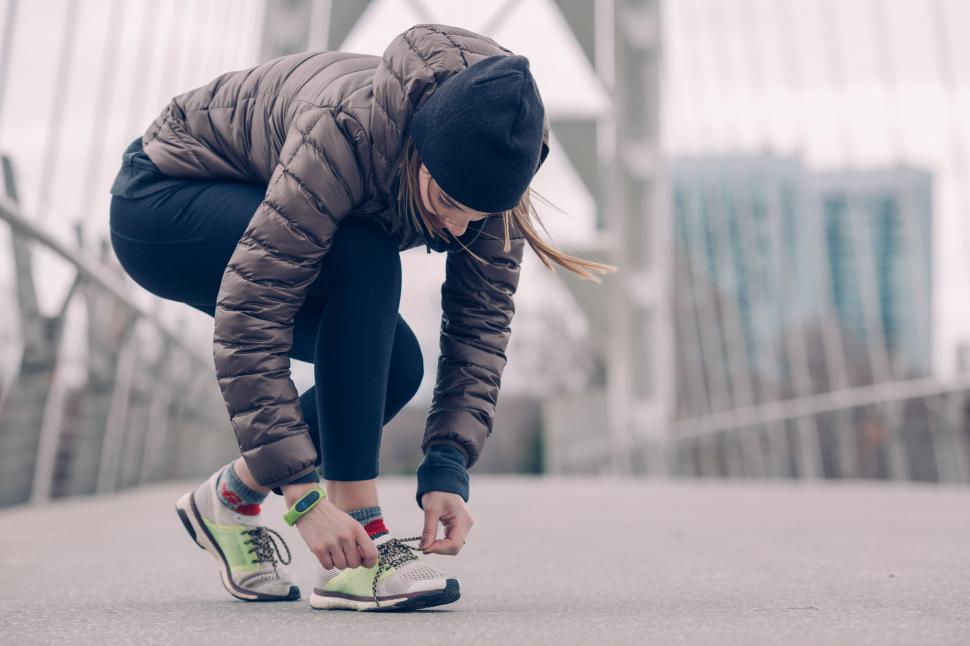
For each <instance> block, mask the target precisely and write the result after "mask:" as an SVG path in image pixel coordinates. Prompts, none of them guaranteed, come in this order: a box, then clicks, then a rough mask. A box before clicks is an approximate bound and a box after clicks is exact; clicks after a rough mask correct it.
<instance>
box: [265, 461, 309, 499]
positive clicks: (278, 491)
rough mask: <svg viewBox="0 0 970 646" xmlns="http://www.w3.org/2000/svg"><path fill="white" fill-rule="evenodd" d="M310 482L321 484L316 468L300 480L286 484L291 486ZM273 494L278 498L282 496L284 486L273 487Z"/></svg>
mask: <svg viewBox="0 0 970 646" xmlns="http://www.w3.org/2000/svg"><path fill="white" fill-rule="evenodd" d="M310 482H320V476H319V474H317V471H316V468H314V470H313V471H311V472H310V473H307V474H304V475H302V476H300V477H299V478H296V479H295V480H290V481H289V482H286V483H284V484H288V485H289V484H308V483H310ZM273 493H275V494H276V495H278V496H282V495H283V485H280V486H279V487H273Z"/></svg>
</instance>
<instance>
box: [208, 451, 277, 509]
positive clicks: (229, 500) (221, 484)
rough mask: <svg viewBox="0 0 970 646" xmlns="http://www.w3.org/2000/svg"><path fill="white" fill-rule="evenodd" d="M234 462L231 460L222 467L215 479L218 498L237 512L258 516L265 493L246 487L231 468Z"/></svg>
mask: <svg viewBox="0 0 970 646" xmlns="http://www.w3.org/2000/svg"><path fill="white" fill-rule="evenodd" d="M234 464H235V463H234V462H231V463H229V464H227V465H226V466H225V467H223V469H222V471H221V472H220V473H219V478H218V479H217V480H216V489H217V490H218V491H219V500H220V502H222V504H223V505H225V506H226V507H228V508H229V509H231V510H232V511H234V512H236V513H237V514H242V515H244V516H258V515H259V506H260V504H261V503H262V502H263V501H264V500H266V496H267V494H265V493H259V492H258V491H253V490H252V489H250V488H249V487H247V486H246V483H245V482H243V481H242V480H241V479H240V478H239V475H238V474H237V473H236V470H235V469H234V468H233V466H234Z"/></svg>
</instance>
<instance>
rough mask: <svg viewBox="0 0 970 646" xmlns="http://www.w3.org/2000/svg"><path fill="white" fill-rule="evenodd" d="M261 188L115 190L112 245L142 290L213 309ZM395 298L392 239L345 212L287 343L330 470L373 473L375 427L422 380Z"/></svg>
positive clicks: (341, 476) (201, 185)
mask: <svg viewBox="0 0 970 646" xmlns="http://www.w3.org/2000/svg"><path fill="white" fill-rule="evenodd" d="M169 179H171V178H169ZM265 192H266V187H265V186H262V185H258V184H244V183H237V182H208V181H197V180H184V181H180V182H178V183H177V184H175V185H171V186H167V187H165V188H164V189H163V190H160V191H159V192H156V193H153V194H151V195H147V196H143V197H138V198H134V199H128V198H122V197H117V196H114V197H113V198H112V201H111V241H112V244H113V245H114V250H115V253H116V255H117V256H118V259H119V260H120V261H121V264H122V266H123V267H124V269H125V271H126V272H127V273H128V274H129V275H130V276H131V277H132V279H134V281H135V282H136V283H138V284H139V285H141V286H142V287H144V288H145V289H147V290H148V291H149V292H152V293H153V294H156V295H158V296H161V297H162V298H166V299H169V300H174V301H179V302H182V303H186V304H188V305H191V306H192V307H194V308H196V309H198V310H201V311H203V312H205V313H207V314H209V315H210V316H214V315H215V301H216V295H217V294H218V292H219V284H220V282H221V279H222V274H223V271H224V270H225V268H226V264H227V263H228V262H229V257H230V256H231V255H232V253H233V250H234V249H235V247H236V243H237V242H238V241H239V239H240V237H242V234H243V232H244V231H245V229H246V226H247V225H248V224H249V220H250V218H252V216H253V214H254V212H255V211H256V208H257V207H258V206H259V204H260V202H261V201H262V200H263V196H264V195H265ZM400 298H401V258H400V254H399V251H398V248H397V244H396V243H395V241H394V240H393V239H392V238H391V237H389V236H388V235H387V234H386V233H385V232H384V231H382V230H381V229H380V228H378V227H376V226H375V225H374V224H372V223H370V222H367V221H364V220H358V219H355V218H348V219H347V220H344V221H343V223H341V225H340V227H339V228H338V229H337V232H336V234H335V236H334V240H333V243H332V246H331V248H330V251H329V252H328V253H327V254H326V255H325V256H324V259H323V262H322V265H321V270H320V275H319V277H318V278H317V280H316V281H315V282H314V283H313V285H312V286H311V287H310V290H309V292H308V294H307V297H306V301H305V303H304V304H303V307H302V308H301V309H300V311H299V313H298V314H297V316H296V318H295V321H294V332H293V348H292V350H291V352H290V357H291V358H293V359H299V360H301V361H307V362H310V363H312V364H313V366H314V377H315V386H314V387H312V388H310V389H308V390H307V391H306V392H305V393H303V395H302V396H301V397H300V405H301V407H302V410H303V415H304V418H305V420H306V422H307V424H308V425H309V427H310V431H311V433H312V434H313V435H314V437H315V440H316V445H317V447H318V449H319V451H320V461H321V462H322V464H323V477H324V478H326V479H328V480H367V479H371V478H376V477H377V475H378V473H379V453H380V440H381V430H382V428H383V426H384V424H386V423H387V422H388V421H390V420H391V418H393V417H394V416H395V415H396V414H397V412H398V411H399V410H401V408H403V407H404V405H405V404H406V403H407V402H408V401H409V400H410V399H411V398H412V397H414V394H415V392H417V389H418V386H419V385H420V383H421V379H422V377H423V370H424V369H423V365H424V364H423V360H422V356H421V348H420V346H419V345H418V341H417V339H416V338H415V336H414V333H413V332H412V331H411V328H410V327H408V324H407V323H406V322H405V321H404V319H403V318H402V317H401V315H400V314H399V313H398V306H399V304H400Z"/></svg>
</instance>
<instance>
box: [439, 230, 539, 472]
mask: <svg viewBox="0 0 970 646" xmlns="http://www.w3.org/2000/svg"><path fill="white" fill-rule="evenodd" d="M484 222H485V223H486V224H485V225H484V226H483V227H482V230H481V233H480V234H479V235H478V236H477V237H475V240H474V242H473V243H472V244H470V245H469V248H470V249H471V250H472V251H474V252H475V254H476V255H478V256H479V257H480V258H482V259H483V260H484V261H485V263H484V264H482V263H481V262H480V261H478V260H476V259H475V258H473V257H472V256H471V254H469V253H468V252H467V251H465V250H458V251H449V252H448V258H447V260H446V261H445V281H444V283H443V284H442V286H441V304H442V318H441V339H440V346H441V348H440V349H441V353H440V355H439V358H438V375H437V381H436V384H435V389H434V395H433V399H432V403H431V409H430V411H429V413H428V421H427V425H426V428H425V433H424V440H423V442H422V443H421V449H422V450H423V451H427V449H428V446H429V445H431V444H450V445H452V446H454V447H456V448H458V449H459V450H460V451H462V453H463V454H464V455H465V456H466V462H467V466H468V467H471V466H472V465H473V464H474V463H475V462H476V461H477V460H478V457H479V455H480V454H481V450H482V446H483V445H484V443H485V439H486V438H487V437H488V435H489V434H490V433H491V432H492V418H493V417H494V415H495V405H496V402H497V399H498V393H499V387H500V385H501V379H502V371H503V370H504V368H505V363H506V356H505V349H506V346H507V345H508V341H509V335H510V332H511V330H510V324H511V322H512V316H513V315H514V313H515V303H514V301H513V296H514V295H515V290H516V289H517V287H518V284H519V268H520V265H521V263H522V253H523V248H524V245H525V240H524V238H522V237H521V236H520V235H517V232H516V230H515V229H514V228H513V229H512V230H511V232H510V233H511V250H510V251H509V252H505V251H504V250H503V246H504V242H505V239H504V231H503V225H502V222H501V219H500V218H495V217H493V218H488V219H487V220H485V221H484Z"/></svg>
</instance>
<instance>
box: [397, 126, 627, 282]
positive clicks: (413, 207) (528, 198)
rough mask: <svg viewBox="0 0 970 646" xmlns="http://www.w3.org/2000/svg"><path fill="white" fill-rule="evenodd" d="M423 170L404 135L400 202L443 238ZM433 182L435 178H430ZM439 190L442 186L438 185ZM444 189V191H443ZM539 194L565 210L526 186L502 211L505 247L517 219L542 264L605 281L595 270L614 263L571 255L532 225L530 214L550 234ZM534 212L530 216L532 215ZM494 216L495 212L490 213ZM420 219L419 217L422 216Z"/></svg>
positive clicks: (409, 214) (508, 247)
mask: <svg viewBox="0 0 970 646" xmlns="http://www.w3.org/2000/svg"><path fill="white" fill-rule="evenodd" d="M420 170H421V156H420V155H419V154H418V150H417V146H415V144H414V140H413V139H411V137H410V136H406V137H405V145H404V154H403V156H402V159H401V167H400V172H401V180H400V182H399V190H398V196H397V199H398V204H400V205H401V206H403V207H404V212H405V214H406V217H410V218H411V219H412V221H413V222H414V226H415V228H416V229H420V228H421V223H423V224H424V228H425V229H427V230H428V231H429V232H431V235H432V237H434V238H438V237H441V238H444V235H443V230H442V229H440V228H438V227H436V226H435V225H434V218H433V216H431V214H430V213H429V212H428V210H427V209H426V208H425V207H424V201H423V200H422V199H421V188H420V187H421V185H420V183H419V179H418V178H419V172H420ZM431 181H432V182H434V178H432V179H431ZM434 183H435V186H438V184H437V182H434ZM438 188H439V190H440V188H441V187H440V186H439V187H438ZM442 192H444V191H442ZM533 197H537V198H539V199H540V200H542V201H543V202H545V203H546V204H548V205H549V206H551V207H552V208H554V209H556V210H557V211H559V212H560V213H563V211H562V210H561V209H559V208H558V207H556V206H555V205H554V204H552V202H550V201H549V200H547V199H546V198H544V197H542V196H541V195H540V194H539V193H538V192H537V191H536V190H535V189H534V188H531V187H530V188H529V189H528V190H526V192H525V194H524V195H523V196H522V199H521V200H519V203H518V204H516V205H515V206H514V207H512V208H511V209H509V210H508V211H502V213H501V216H502V222H503V225H504V227H503V228H504V230H505V245H504V246H503V250H504V251H505V252H506V253H508V252H509V251H510V250H511V248H512V241H511V237H510V225H511V223H512V222H514V223H515V226H516V228H517V229H518V230H519V231H521V232H522V236H523V237H524V238H525V240H526V242H528V243H529V246H530V247H532V251H534V252H535V254H536V255H537V256H538V257H539V260H541V261H542V264H543V265H545V266H546V268H547V269H548V270H549V271H555V268H554V267H553V266H552V264H551V263H553V262H554V263H556V264H557V265H559V266H561V267H564V268H565V269H568V270H569V271H571V272H573V273H574V274H576V275H578V276H580V277H581V278H583V279H584V280H591V281H593V282H596V283H600V282H602V281H601V280H600V278H599V276H597V275H596V274H594V273H593V272H599V273H601V274H608V273H612V272H614V271H616V270H617V268H616V267H614V266H613V265H606V264H603V263H600V262H595V261H593V260H584V259H583V258H577V257H576V256H571V255H569V254H567V253H565V252H563V251H560V250H559V249H556V248H555V247H553V246H552V245H550V244H549V243H547V242H546V241H544V240H543V239H542V238H540V237H539V234H538V233H537V232H536V229H535V227H533V226H532V221H531V218H535V220H536V222H538V223H539V226H540V227H542V230H543V231H545V232H546V233H547V234H548V233H549V230H548V229H547V228H546V225H545V224H543V222H542V219H541V218H540V217H539V214H538V213H537V212H536V209H535V205H533V203H532V198H533ZM530 215H531V217H530ZM490 217H494V216H490ZM419 219H420V220H419ZM459 244H461V245H462V247H464V249H465V251H467V252H468V253H470V254H471V255H472V256H473V257H474V258H476V259H477V260H479V261H481V262H485V261H484V260H482V259H481V258H480V257H478V256H477V255H476V254H475V253H474V252H472V250H471V249H469V248H468V247H467V246H465V245H464V243H461V242H460V241H459Z"/></svg>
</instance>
